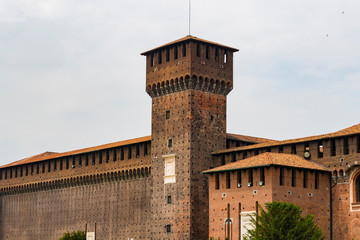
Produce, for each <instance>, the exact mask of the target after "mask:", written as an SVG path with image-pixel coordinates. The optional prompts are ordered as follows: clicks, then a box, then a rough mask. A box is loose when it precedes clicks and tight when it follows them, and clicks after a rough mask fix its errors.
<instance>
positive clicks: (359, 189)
mask: <svg viewBox="0 0 360 240" xmlns="http://www.w3.org/2000/svg"><path fill="white" fill-rule="evenodd" d="M355 184H356V202H360V175H358V177H357V178H356V182H355Z"/></svg>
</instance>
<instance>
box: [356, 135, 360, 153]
mask: <svg viewBox="0 0 360 240" xmlns="http://www.w3.org/2000/svg"><path fill="white" fill-rule="evenodd" d="M356 138H357V152H358V153H360V135H357V137H356Z"/></svg>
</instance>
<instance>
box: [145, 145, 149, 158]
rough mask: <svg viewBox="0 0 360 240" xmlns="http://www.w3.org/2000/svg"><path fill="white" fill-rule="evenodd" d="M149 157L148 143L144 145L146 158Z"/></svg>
mask: <svg viewBox="0 0 360 240" xmlns="http://www.w3.org/2000/svg"><path fill="white" fill-rule="evenodd" d="M147 155H148V146H147V143H144V156H145V157H146V156H147Z"/></svg>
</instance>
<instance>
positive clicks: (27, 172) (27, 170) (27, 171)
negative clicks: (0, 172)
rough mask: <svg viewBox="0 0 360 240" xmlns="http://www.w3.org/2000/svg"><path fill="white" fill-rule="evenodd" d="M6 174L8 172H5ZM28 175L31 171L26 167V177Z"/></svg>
mask: <svg viewBox="0 0 360 240" xmlns="http://www.w3.org/2000/svg"><path fill="white" fill-rule="evenodd" d="M5 174H6V172H5ZM28 174H29V169H28V166H27V165H26V167H25V175H26V176H27V175H28ZM5 176H6V175H5Z"/></svg>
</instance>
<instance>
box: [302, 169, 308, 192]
mask: <svg viewBox="0 0 360 240" xmlns="http://www.w3.org/2000/svg"><path fill="white" fill-rule="evenodd" d="M307 175H308V174H307V171H306V170H304V179H303V181H304V182H303V185H304V188H307Z"/></svg>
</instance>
